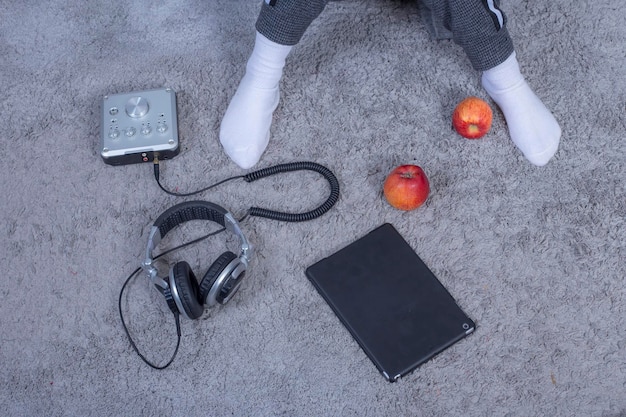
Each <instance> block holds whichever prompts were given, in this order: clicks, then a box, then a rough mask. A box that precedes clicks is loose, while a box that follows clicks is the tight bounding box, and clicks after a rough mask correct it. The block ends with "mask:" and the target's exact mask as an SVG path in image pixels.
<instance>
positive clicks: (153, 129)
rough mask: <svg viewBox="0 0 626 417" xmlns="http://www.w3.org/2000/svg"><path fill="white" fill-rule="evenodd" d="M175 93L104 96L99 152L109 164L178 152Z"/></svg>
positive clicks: (162, 156) (163, 91) (149, 92)
mask: <svg viewBox="0 0 626 417" xmlns="http://www.w3.org/2000/svg"><path fill="white" fill-rule="evenodd" d="M179 150H180V149H179V147H178V120H177V115H176V93H175V92H174V90H172V89H171V88H162V89H156V90H147V91H136V92H132V93H122V94H114V95H109V96H104V98H103V100H102V127H101V129H100V155H101V156H102V159H103V160H104V162H105V163H107V164H110V165H125V164H134V163H142V162H151V161H152V160H153V159H154V156H155V154H157V155H158V157H159V159H161V160H163V159H171V158H173V157H175V156H176V155H178V152H179Z"/></svg>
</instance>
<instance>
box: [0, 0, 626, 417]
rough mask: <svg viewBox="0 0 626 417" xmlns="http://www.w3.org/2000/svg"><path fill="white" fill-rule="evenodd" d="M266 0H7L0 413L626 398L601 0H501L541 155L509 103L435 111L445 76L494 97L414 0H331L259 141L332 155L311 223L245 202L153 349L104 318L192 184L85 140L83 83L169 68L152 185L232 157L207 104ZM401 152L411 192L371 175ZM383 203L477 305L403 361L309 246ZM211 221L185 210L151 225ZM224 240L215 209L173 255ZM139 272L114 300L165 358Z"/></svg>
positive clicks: (230, 201) (360, 410)
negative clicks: (382, 363)
mask: <svg viewBox="0 0 626 417" xmlns="http://www.w3.org/2000/svg"><path fill="white" fill-rule="evenodd" d="M258 8H259V1H257V0H229V1H220V2H218V1H199V0H185V1H178V2H175V1H168V0H158V1H145V0H139V1H134V2H126V1H121V0H111V1H106V2H102V1H95V0H86V1H78V0H69V1H59V0H52V1H48V2H39V1H33V0H19V1H17V0H1V1H0V10H1V18H0V54H1V56H2V58H1V60H0V83H1V85H2V94H1V95H0V114H1V120H2V129H1V130H0V138H1V140H2V151H3V157H2V164H0V167H1V168H0V169H1V170H2V177H1V178H2V180H1V182H0V192H1V193H2V195H3V196H4V197H3V198H2V200H1V203H0V208H1V210H2V212H3V217H4V220H3V221H2V222H1V223H0V234H1V235H2V242H3V244H2V249H3V250H2V252H1V253H2V254H1V255H0V256H1V259H2V270H3V273H4V282H5V284H4V285H3V289H2V303H1V305H0V315H1V316H2V324H1V331H2V347H1V348H0V359H1V363H2V371H0V375H1V384H0V408H1V409H2V410H4V411H3V415H8V416H169V415H176V416H233V415H234V416H278V415H280V416H392V415H393V416H486V415H489V416H491V415H494V416H556V415H559V416H574V415H576V416H618V415H622V416H623V415H626V397H625V395H624V393H625V392H626V298H625V295H626V290H625V286H624V277H625V275H626V265H625V259H626V251H625V242H626V225H625V218H626V201H625V197H624V196H625V192H624V191H625V186H624V184H625V177H626V175H625V173H626V169H625V166H626V155H625V147H624V132H625V131H626V126H625V125H626V114H625V113H626V107H625V101H626V99H625V94H624V91H625V90H626V83H625V80H626V70H625V68H626V55H625V54H626V47H625V44H624V39H626V29H625V26H624V20H625V19H626V12H625V11H624V8H623V7H622V6H621V5H620V4H619V2H614V1H609V0H598V1H593V2H592V1H583V2H575V6H573V3H572V2H571V1H569V0H554V1H550V2H539V1H529V0H522V1H515V2H513V1H504V2H503V8H504V9H505V11H506V12H507V14H508V16H509V20H510V24H509V29H510V31H511V33H512V36H513V37H514V40H515V44H516V49H517V53H518V58H519V60H520V62H521V65H522V70H523V72H524V74H525V75H526V77H527V79H528V81H529V83H530V84H531V85H532V86H533V88H534V89H535V90H536V91H537V93H538V95H539V96H540V97H542V99H543V100H544V101H545V103H546V104H547V106H548V107H549V108H551V109H552V110H553V111H554V114H555V115H556V117H557V119H558V120H559V121H560V123H561V125H562V128H563V132H564V133H563V138H562V144H561V147H560V149H559V151H558V153H557V155H556V157H555V158H554V160H552V161H551V162H550V163H549V164H548V165H547V166H546V167H543V168H537V167H534V166H532V165H530V164H529V163H527V162H526V161H525V160H524V159H523V157H522V156H521V154H520V153H519V152H518V151H517V150H516V148H515V147H514V145H513V144H512V142H511V141H510V139H509V138H508V134H507V130H506V126H505V122H504V118H503V116H502V114H501V113H500V112H495V117H494V125H493V129H492V131H491V132H490V133H489V135H488V136H487V137H485V138H483V139H481V140H478V141H468V140H465V139H462V138H460V137H459V136H458V135H456V134H455V133H454V132H453V131H452V130H451V128H450V115H451V113H452V110H453V108H454V106H455V104H456V103H457V102H458V101H460V99H462V98H464V97H466V96H468V95H478V96H480V97H483V98H487V97H486V94H485V93H484V92H483V90H482V89H481V88H480V83H479V77H478V75H477V74H476V73H475V72H474V71H473V70H472V69H471V67H470V65H469V63H468V61H467V60H466V58H465V57H464V54H463V52H462V51H461V50H460V49H459V48H458V47H457V46H456V45H454V44H453V43H452V42H450V41H439V42H436V41H433V40H432V39H430V38H429V35H428V31H427V30H426V28H425V26H424V24H423V23H422V21H421V20H420V12H419V9H418V8H417V7H416V5H415V4H414V3H413V2H408V1H397V0H363V1H356V0H346V1H342V2H334V3H330V4H329V6H328V7H327V9H326V10H325V11H324V13H323V15H322V16H321V17H320V18H319V19H318V20H316V21H315V22H314V24H313V25H312V27H311V28H310V30H309V31H308V32H307V33H306V35H305V37H304V39H303V40H302V42H301V43H300V45H298V46H297V47H296V48H295V49H294V50H293V53H292V55H291V56H290V59H289V61H288V66H287V68H286V71H285V77H284V79H283V82H282V84H281V88H282V90H281V91H282V101H281V104H280V106H279V108H278V110H277V112H276V114H275V120H274V125H273V128H272V135H273V137H272V140H271V142H270V145H269V148H268V150H267V152H266V153H265V155H264V157H263V159H262V161H261V163H260V164H259V165H258V166H257V168H262V167H266V166H270V165H273V164H278V163H284V162H293V161H299V160H312V161H316V162H319V163H321V164H324V165H325V166H327V167H329V168H330V169H332V170H333V171H334V172H335V173H336V175H337V177H338V178H339V182H340V184H341V196H340V199H339V202H338V203H337V205H336V206H335V207H334V208H333V209H332V211H330V212H329V213H327V214H326V215H325V216H323V217H321V218H319V219H316V220H313V221H310V222H305V223H296V224H291V223H280V222H276V221H272V220H267V219H261V218H254V217H253V218H248V219H247V220H245V221H244V222H243V224H242V227H243V229H244V230H245V233H246V234H247V236H248V238H249V239H250V240H251V241H252V242H253V243H254V245H255V248H256V257H255V258H254V260H253V262H252V265H251V268H250V272H249V274H248V276H247V278H246V281H245V282H244V284H243V286H242V289H241V290H240V292H239V293H238V294H237V295H236V297H235V298H234V299H233V300H232V301H231V303H229V304H227V305H225V306H222V307H219V308H214V309H208V310H207V311H206V312H205V313H204V315H203V316H202V318H201V319H200V320H196V321H190V320H183V321H182V341H181V347H180V351H179V354H178V357H177V358H176V359H175V361H174V363H173V364H172V365H171V367H170V368H168V369H167V370H165V371H155V370H152V369H151V368H149V367H148V366H147V365H145V364H144V363H143V362H141V360H140V359H139V358H138V357H137V355H136V354H135V353H134V352H133V351H132V350H131V348H130V345H129V342H128V340H127V339H126V336H125V335H124V332H123V329H122V326H121V323H120V318H119V315H118V310H117V301H118V295H119V291H120V288H121V286H122V284H123V282H124V280H125V279H126V277H127V276H128V275H129V274H130V273H131V272H132V271H133V270H134V269H135V268H136V267H137V266H139V263H140V262H141V260H142V256H143V253H144V249H145V245H146V238H147V232H148V231H149V228H150V226H151V224H152V222H153V221H154V220H155V219H156V217H157V216H158V215H159V214H160V213H161V212H162V211H164V210H165V209H167V208H168V207H171V206H172V205H174V204H176V203H177V202H180V201H184V200H185V199H181V198H176V197H171V196H168V195H166V194H165V193H163V192H162V191H160V190H159V188H158V186H157V184H156V183H155V180H154V178H153V175H152V166H151V164H146V165H142V164H135V165H127V166H122V167H111V166H108V165H105V164H104V163H103V161H102V160H101V158H100V154H99V149H98V146H99V145H98V141H99V139H98V138H99V126H100V116H99V114H100V101H101V98H102V97H103V96H104V95H106V94H113V93H121V92H129V91H134V90H144V89H150V88H159V87H165V86H167V87H171V88H173V89H174V90H175V91H176V92H177V98H178V111H179V132H180V137H181V153H180V155H179V156H177V157H176V158H174V159H172V160H171V161H168V162H166V163H164V164H163V166H162V168H161V174H162V180H163V183H164V184H165V185H166V186H167V187H169V188H171V189H177V190H179V191H191V190H194V189H197V188H200V187H202V186H205V185H209V184H211V183H213V182H215V181H217V180H220V179H223V178H226V177H229V176H232V175H241V174H243V173H244V172H242V170H241V169H239V168H238V167H237V166H235V165H234V164H233V163H231V162H230V161H229V159H228V158H227V157H226V156H225V154H224V153H223V152H222V150H221V147H220V145H219V142H218V136H217V132H218V129H219V123H220V119H221V117H222V115H223V113H224V111H225V109H226V106H227V105H228V102H229V98H230V97H231V95H232V94H233V93H234V91H235V88H236V86H237V83H238V82H239V79H240V78H241V76H242V74H243V70H244V64H245V61H246V59H247V56H248V54H249V53H250V50H251V47H252V43H253V40H254V29H253V25H254V22H255V20H256V16H257V13H258ZM403 163H414V164H418V165H420V166H422V167H423V168H424V170H425V171H426V173H427V175H428V176H429V178H430V181H431V188H432V192H431V195H430V197H429V199H428V201H427V202H426V204H425V205H424V206H423V207H421V208H420V209H418V210H416V211H412V212H400V211H397V210H394V209H392V208H391V207H390V206H388V205H387V203H386V202H385V201H384V198H383V196H382V192H381V190H382V182H383V180H384V178H385V176H386V175H387V173H388V172H389V171H390V170H391V169H392V168H393V167H394V166H396V165H399V164H403ZM326 195H327V185H326V182H325V181H324V180H323V179H322V178H321V177H320V176H319V175H317V174H314V173H308V172H306V173H292V174H285V175H283V176H279V177H273V178H269V179H264V180H259V181H257V182H254V183H245V182H243V181H241V180H239V181H237V182H231V183H227V184H223V185H221V186H220V187H217V188H216V189H214V190H212V191H210V192H206V193H204V194H203V195H201V196H200V197H199V198H202V199H206V200H209V201H213V202H215V203H218V204H221V205H223V206H225V207H227V208H228V209H229V210H231V211H232V212H233V213H234V214H235V215H236V216H238V217H239V216H241V215H243V213H244V212H245V211H246V210H247V208H249V207H250V206H259V207H268V208H272V209H279V210H288V211H305V210H307V209H309V208H312V207H314V206H316V205H317V204H318V203H320V202H321V201H323V200H324V199H325V197H326ZM384 222H389V223H392V224H393V225H394V226H395V227H396V228H397V229H398V230H399V231H400V233H401V234H402V235H403V236H404V237H405V238H406V240H407V241H408V242H409V244H410V245H411V246H412V247H413V248H414V249H415V251H416V252H417V253H418V254H419V255H420V256H421V257H422V258H423V259H424V261H425V262H426V263H427V264H428V265H429V266H430V268H431V269H432V270H433V271H434V272H435V273H436V274H437V276H438V277H439V279H440V280H441V281H442V283H443V284H444V285H445V286H446V287H447V288H448V290H449V291H450V292H451V294H452V295H453V296H454V297H455V298H456V299H457V300H458V302H459V304H460V305H461V306H462V308H463V309H464V310H465V311H466V312H467V313H468V314H469V315H470V316H471V317H472V318H473V319H474V320H475V321H476V323H477V325H478V328H477V330H476V332H475V333H474V334H472V335H470V336H469V337H468V338H467V339H465V340H463V341H462V342H460V343H458V344H456V345H455V346H453V347H452V348H450V349H448V350H446V351H445V352H443V353H442V354H440V355H438V356H437V357H435V358H434V359H433V360H432V361H429V362H428V363H426V364H424V365H423V366H421V367H420V368H418V369H417V370H416V371H415V372H413V373H411V374H409V375H408V376H406V377H405V378H403V379H401V380H400V381H399V382H397V383H395V384H390V383H387V382H386V381H385V380H384V378H383V377H382V376H381V375H380V374H379V373H378V371H377V370H376V368H375V367H374V366H373V364H372V363H371V362H370V361H369V359H368V358H367V357H366V356H365V354H364V353H363V351H362V350H361V349H360V348H359V347H358V345H357V344H356V343H355V342H354V341H353V339H352V338H351V336H350V335H349V333H348V332H347V331H346V330H345V329H344V328H343V327H342V325H341V323H340V322H339V320H338V319H337V318H336V317H335V316H334V314H333V313H332V311H331V310H330V308H329V307H328V306H327V305H326V304H325V303H324V301H323V300H322V298H321V297H320V296H319V295H318V294H317V292H316V291H315V289H314V287H313V286H312V285H311V284H310V283H309V281H308V280H307V278H306V277H305V274H304V270H305V268H306V267H307V266H308V265H310V264H312V263H314V262H315V261H317V260H319V259H321V258H323V257H325V256H328V255H329V254H331V253H332V252H333V251H335V250H337V249H339V248H341V247H343V246H345V245H346V244H348V243H349V242H351V241H353V240H354V239H356V238H358V237H360V236H362V235H364V234H366V233H367V232H368V231H370V230H372V229H374V228H375V227H377V226H379V225H380V224H382V223H384ZM193 223H198V222H193ZM210 230H213V228H212V226H210V225H209V224H204V223H198V224H187V225H185V226H184V227H181V228H178V229H176V231H172V232H171V236H170V235H168V237H167V238H166V239H165V240H164V241H163V243H162V244H161V246H160V249H161V250H165V249H168V248H171V247H174V246H176V245H177V244H179V243H181V242H184V241H188V240H190V239H192V238H194V237H197V236H200V235H201V234H204V233H206V232H208V231H210ZM233 244H235V245H234V246H235V247H236V242H235V241H234V240H233V239H232V237H230V236H226V235H221V236H219V237H215V238H212V239H210V240H208V241H207V242H204V243H201V244H198V245H196V246H194V247H191V248H186V249H184V250H181V251H179V252H178V253H176V254H171V255H169V256H167V257H166V258H167V261H169V262H173V261H176V260H180V259H185V260H187V261H188V262H189V263H190V264H191V266H192V268H193V269H194V270H195V271H197V273H198V274H199V275H202V274H203V273H204V271H205V270H206V269H207V268H208V266H209V265H210V262H211V261H212V260H213V259H215V258H216V257H217V255H218V254H220V253H222V252H223V251H224V250H226V249H233ZM142 278H143V277H142ZM142 278H138V279H136V280H135V281H133V283H132V284H131V285H130V287H129V290H128V292H127V293H126V294H125V297H124V298H123V309H124V312H125V313H126V315H127V320H128V322H129V327H130V331H131V333H132V334H133V336H134V337H135V339H136V341H137V344H138V345H139V347H140V349H141V350H142V352H143V353H144V354H145V355H146V356H147V357H148V358H150V359H151V360H153V361H155V362H158V363H164V362H165V361H166V360H167V359H168V358H169V356H170V355H171V353H172V351H173V349H174V346H175V342H176V333H175V327H174V323H173V320H172V318H171V315H170V314H169V312H168V309H167V306H166V305H165V303H164V302H163V299H162V297H161V296H160V294H158V293H157V292H156V291H153V290H151V289H150V286H149V285H148V283H147V280H145V279H142Z"/></svg>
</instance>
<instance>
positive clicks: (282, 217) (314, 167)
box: [243, 161, 339, 222]
mask: <svg viewBox="0 0 626 417" xmlns="http://www.w3.org/2000/svg"><path fill="white" fill-rule="evenodd" d="M304 170H307V171H314V172H317V173H319V174H321V175H322V176H323V177H324V178H325V179H326V180H327V181H328V183H329V184H330V195H329V196H328V198H327V199H326V201H325V202H324V203H322V204H321V205H320V206H319V207H317V208H315V209H313V210H311V211H307V212H304V213H285V212H281V211H274V210H268V209H264V208H259V207H250V209H249V210H248V214H249V215H250V216H255V217H265V218H268V219H272V220H278V221H284V222H304V221H309V220H313V219H315V218H318V217H320V216H321V215H322V214H324V213H326V212H327V211H328V210H330V209H331V208H332V206H334V205H335V203H336V202H337V200H338V199H339V181H337V177H335V174H333V173H332V171H331V170H330V169H328V168H326V167H325V166H323V165H320V164H317V163H315V162H306V161H305V162H291V163H287V164H280V165H274V166H271V167H268V168H263V169H260V170H258V171H254V172H251V173H249V174H246V175H244V176H243V179H244V180H245V181H246V182H252V181H256V180H258V179H261V178H265V177H269V176H272V175H275V174H279V173H282V172H291V171H304Z"/></svg>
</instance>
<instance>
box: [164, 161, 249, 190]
mask: <svg viewBox="0 0 626 417" xmlns="http://www.w3.org/2000/svg"><path fill="white" fill-rule="evenodd" d="M152 165H153V167H154V178H155V179H156V182H157V184H158V185H159V188H161V190H163V191H164V192H165V193H166V194H169V195H173V196H175V197H189V196H192V195H196V194H200V193H203V192H205V191H208V190H210V189H211V188H215V187H217V186H218V185H222V184H224V183H225V182H228V181H232V180H238V179H240V178H243V177H244V176H243V175H238V176H235V177H230V178H226V179H225V180H222V181H220V182H217V183H215V184H211V185H209V186H208V187H205V188H203V189H201V190H197V191H192V192H190V193H177V192H174V191H170V190H168V189H167V188H165V187H164V186H163V184H161V181H160V179H159V177H160V168H159V156H158V152H155V153H154V163H153V164H152Z"/></svg>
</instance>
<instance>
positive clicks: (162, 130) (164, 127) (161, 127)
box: [157, 123, 167, 133]
mask: <svg viewBox="0 0 626 417" xmlns="http://www.w3.org/2000/svg"><path fill="white" fill-rule="evenodd" d="M157 131H158V132H159V133H165V132H167V125H166V124H165V123H161V124H160V125H159V127H157Z"/></svg>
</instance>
